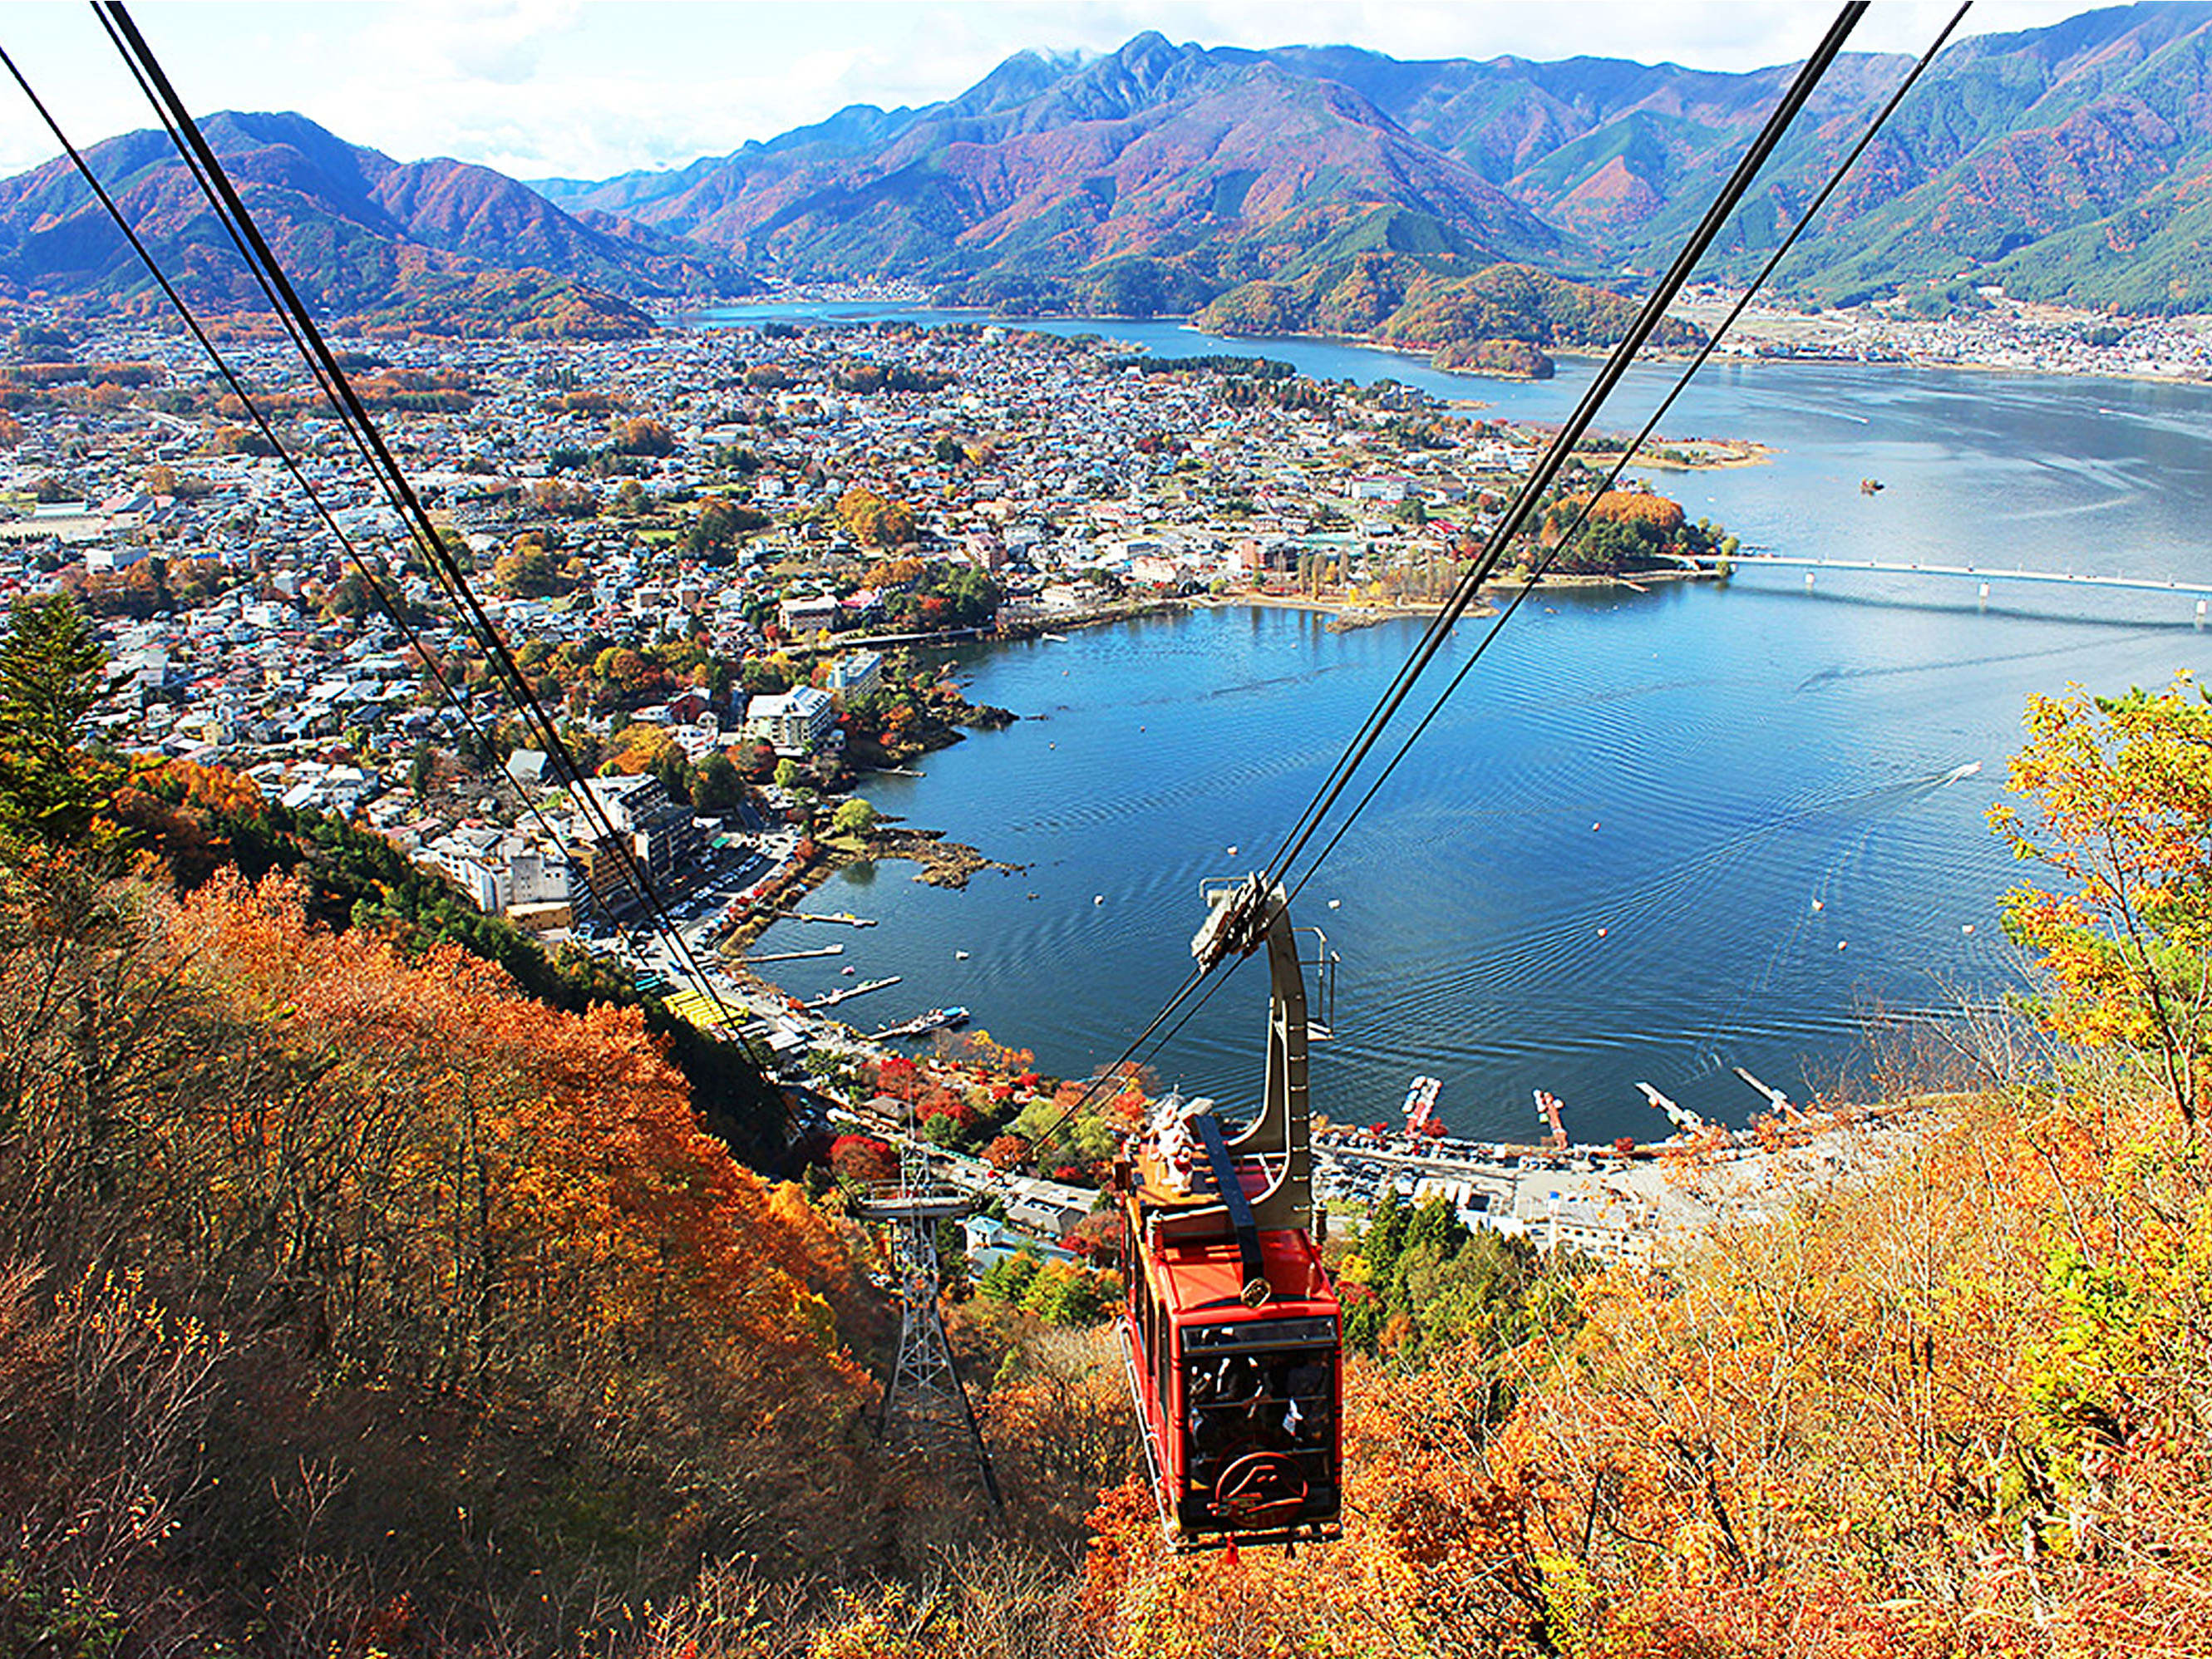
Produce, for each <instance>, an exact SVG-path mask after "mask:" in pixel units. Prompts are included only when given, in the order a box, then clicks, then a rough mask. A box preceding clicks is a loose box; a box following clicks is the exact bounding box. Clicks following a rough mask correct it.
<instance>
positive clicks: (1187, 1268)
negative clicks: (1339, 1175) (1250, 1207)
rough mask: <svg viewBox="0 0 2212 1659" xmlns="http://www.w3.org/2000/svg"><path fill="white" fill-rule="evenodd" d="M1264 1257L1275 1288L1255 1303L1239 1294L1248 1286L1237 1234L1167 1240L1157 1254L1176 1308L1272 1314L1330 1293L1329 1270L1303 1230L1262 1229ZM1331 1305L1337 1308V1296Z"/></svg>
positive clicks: (1162, 1279)
mask: <svg viewBox="0 0 2212 1659" xmlns="http://www.w3.org/2000/svg"><path fill="white" fill-rule="evenodd" d="M1260 1258H1261V1263H1262V1266H1263V1267H1264V1269H1265V1271H1266V1273H1267V1286H1268V1289H1269V1290H1271V1291H1273V1293H1274V1294H1273V1298H1272V1299H1271V1300H1269V1301H1267V1302H1265V1303H1262V1304H1261V1305H1260V1306H1259V1307H1258V1308H1256V1309H1255V1308H1251V1307H1249V1305H1248V1304H1245V1303H1243V1301H1241V1300H1240V1299H1239V1297H1238V1292H1239V1291H1242V1290H1243V1286H1244V1273H1243V1258H1242V1257H1241V1256H1240V1255H1238V1253H1237V1242H1236V1240H1235V1239H1233V1238H1223V1239H1210V1240H1207V1241H1205V1242H1203V1243H1188V1244H1167V1245H1163V1246H1162V1247H1160V1249H1159V1251H1158V1255H1157V1257H1156V1260H1158V1262H1159V1263H1160V1265H1161V1267H1164V1269H1165V1270H1166V1271H1165V1272H1164V1273H1161V1274H1160V1275H1159V1279H1160V1282H1161V1283H1163V1284H1164V1285H1165V1286H1166V1287H1167V1301H1168V1304H1169V1307H1170V1310H1172V1311H1174V1312H1176V1313H1188V1312H1191V1311H1193V1310H1196V1309H1200V1308H1204V1309H1206V1310H1209V1311H1214V1310H1219V1311H1222V1312H1223V1315H1224V1316H1225V1317H1230V1316H1236V1317H1250V1318H1261V1319H1266V1318H1273V1317H1277V1316H1281V1315H1284V1314H1286V1313H1288V1312H1290V1311H1291V1309H1290V1308H1288V1307H1286V1306H1285V1304H1301V1303H1310V1302H1315V1301H1318V1300H1321V1299H1322V1298H1325V1297H1329V1296H1330V1295H1331V1292H1330V1290H1329V1285H1328V1274H1327V1273H1324V1272H1322V1265H1321V1252H1320V1251H1318V1250H1317V1249H1315V1248H1314V1246H1313V1243H1312V1241H1311V1240H1310V1239H1309V1238H1308V1237H1306V1236H1305V1235H1304V1233H1302V1232H1294V1231H1289V1230H1287V1229H1269V1230H1268V1231H1265V1232H1262V1233H1261V1235H1260ZM1330 1307H1331V1311H1334V1303H1333V1302H1332V1303H1331V1304H1330Z"/></svg>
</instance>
